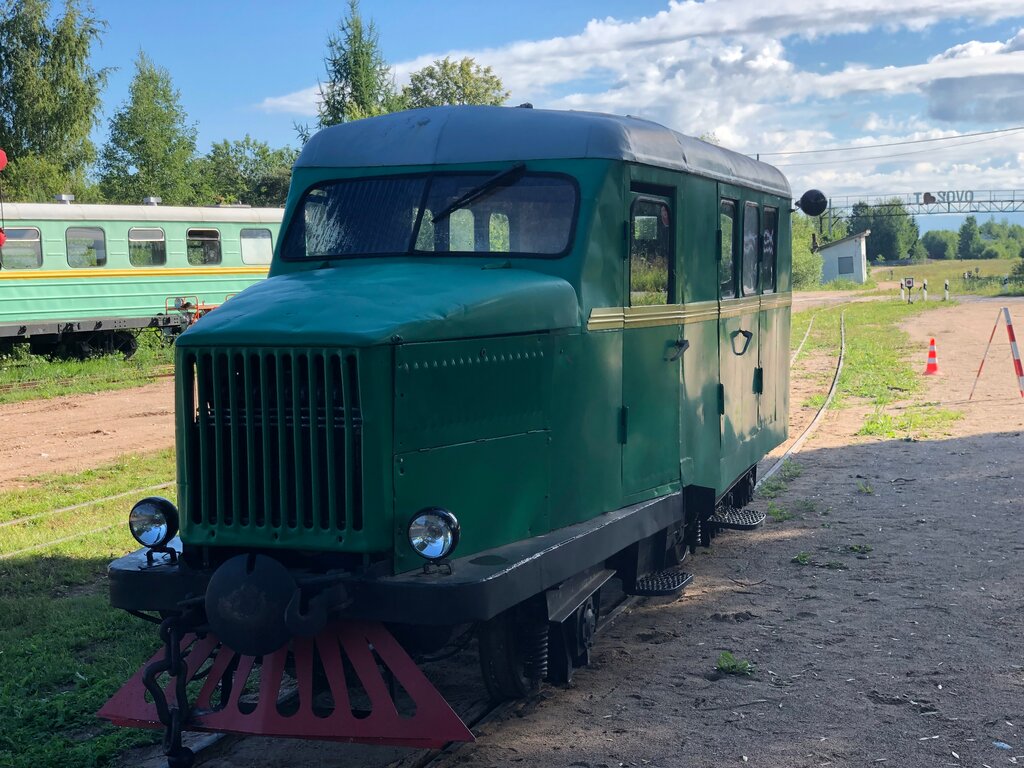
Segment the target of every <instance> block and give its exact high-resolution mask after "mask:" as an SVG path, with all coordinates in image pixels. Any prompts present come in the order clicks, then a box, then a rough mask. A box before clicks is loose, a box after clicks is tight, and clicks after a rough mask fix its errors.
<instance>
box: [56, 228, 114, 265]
mask: <svg viewBox="0 0 1024 768" xmlns="http://www.w3.org/2000/svg"><path fill="white" fill-rule="evenodd" d="M66 240H67V245H68V266H69V267H74V268H76V269H77V268H80V267H85V268H88V267H102V266H104V265H106V263H107V241H106V239H105V238H104V236H103V230H102V229H100V228H99V227H68V229H67V233H66Z"/></svg>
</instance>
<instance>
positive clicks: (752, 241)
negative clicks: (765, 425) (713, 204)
mask: <svg viewBox="0 0 1024 768" xmlns="http://www.w3.org/2000/svg"><path fill="white" fill-rule="evenodd" d="M719 199H720V204H719V249H720V253H719V255H720V258H719V323H718V343H719V352H718V359H719V375H720V377H721V378H720V387H721V388H720V390H719V392H720V395H719V396H720V397H721V398H722V406H723V407H721V408H720V412H721V415H722V423H721V430H722V460H721V478H720V487H719V489H718V490H719V491H723V490H724V489H725V488H726V487H727V486H728V485H729V484H730V483H731V482H732V481H733V480H735V479H736V478H737V477H739V476H740V474H741V473H742V472H744V471H745V470H746V469H747V468H748V467H749V466H750V465H751V464H753V462H754V459H755V457H754V445H753V441H754V438H755V436H756V435H757V432H758V422H759V415H758V403H759V400H760V390H761V381H760V378H761V377H760V376H759V372H760V369H759V347H760V344H759V341H760V338H759V337H760V296H759V295H758V290H759V282H760V275H759V271H760V269H759V267H760V265H759V262H758V254H759V251H760V248H759V238H760V211H759V209H758V206H757V205H756V204H754V203H744V202H742V200H741V198H740V195H739V194H738V190H735V189H733V188H730V187H727V186H726V185H719Z"/></svg>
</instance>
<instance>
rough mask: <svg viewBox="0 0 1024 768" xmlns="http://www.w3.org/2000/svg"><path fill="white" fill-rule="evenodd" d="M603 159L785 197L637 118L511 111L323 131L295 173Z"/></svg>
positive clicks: (766, 181) (387, 120)
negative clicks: (314, 169)
mask: <svg viewBox="0 0 1024 768" xmlns="http://www.w3.org/2000/svg"><path fill="white" fill-rule="evenodd" d="M556 158H567V159H570V158H571V159H576V158H603V159H609V160H625V161H627V162H635V163H642V164H644V165H654V166H658V167H662V168H672V169H676V170H680V171H686V172H688V173H694V174H697V175H700V176H707V177H710V178H712V179H717V180H719V181H724V182H727V183H731V184H737V185H742V186H745V187H753V188H755V189H759V190H762V191H765V192H770V193H772V194H776V195H781V196H782V197H789V196H790V188H789V182H788V181H786V177H785V176H783V175H782V173H781V172H780V171H779V170H778V169H776V168H774V167H772V166H770V165H768V164H767V163H762V162H759V161H757V160H754V159H753V158H750V157H747V156H746V155H741V154H739V153H738V152H732V151H730V150H728V149H724V148H722V147H718V146H715V145H714V144H709V143H707V142H705V141H701V140H700V139H695V138H692V137H690V136H684V135H683V134H681V133H676V132H675V131H673V130H670V129H668V128H666V127H664V126H662V125H659V124H658V123H652V122H651V121H649V120H641V119H640V118H636V117H619V116H617V115H603V114H599V113H596V112H558V111H554V110H547V109H523V108H516V107H427V108H425V109H412V110H408V111H406V112H395V113H393V114H390V115H381V116H380V117H371V118H368V119H366V120H356V121H353V122H351V123H344V124H342V125H335V126H332V127H330V128H325V129H324V130H322V131H320V132H319V133H317V134H316V135H314V136H313V137H312V138H311V139H310V140H309V142H307V144H306V146H305V148H303V150H302V153H301V154H300V155H299V159H298V160H297V161H296V163H295V165H296V167H319V168H324V167H328V168H336V167H340V168H377V167H384V166H400V165H444V164H456V163H480V162H492V161H493V162H499V161H506V160H549V159H556Z"/></svg>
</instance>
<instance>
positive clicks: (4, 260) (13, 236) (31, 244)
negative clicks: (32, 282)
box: [0, 227, 43, 269]
mask: <svg viewBox="0 0 1024 768" xmlns="http://www.w3.org/2000/svg"><path fill="white" fill-rule="evenodd" d="M4 232H5V233H6V234H7V242H6V243H4V245H3V247H2V248H0V268H3V269H39V268H40V267H41V266H43V247H42V241H41V240H40V239H39V230H38V229H36V228H35V227H19V228H17V229H5V230H4Z"/></svg>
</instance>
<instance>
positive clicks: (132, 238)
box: [128, 227, 167, 267]
mask: <svg viewBox="0 0 1024 768" xmlns="http://www.w3.org/2000/svg"><path fill="white" fill-rule="evenodd" d="M128 262H129V263H130V264H131V265H132V266H133V267H162V266H163V265H164V264H166V263H167V239H166V238H165V237H164V231H163V230H162V229H160V228H159V227H132V228H131V229H129V230H128Z"/></svg>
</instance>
